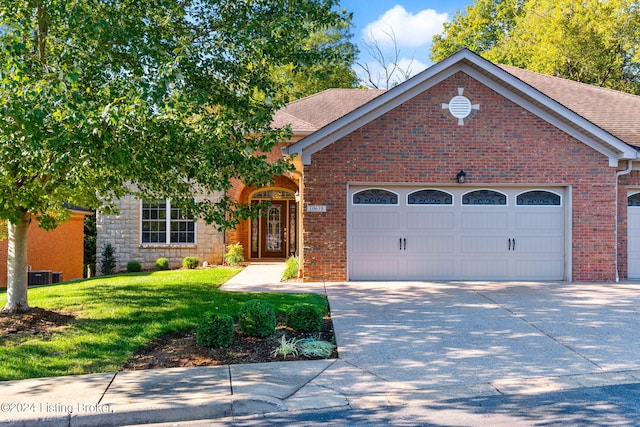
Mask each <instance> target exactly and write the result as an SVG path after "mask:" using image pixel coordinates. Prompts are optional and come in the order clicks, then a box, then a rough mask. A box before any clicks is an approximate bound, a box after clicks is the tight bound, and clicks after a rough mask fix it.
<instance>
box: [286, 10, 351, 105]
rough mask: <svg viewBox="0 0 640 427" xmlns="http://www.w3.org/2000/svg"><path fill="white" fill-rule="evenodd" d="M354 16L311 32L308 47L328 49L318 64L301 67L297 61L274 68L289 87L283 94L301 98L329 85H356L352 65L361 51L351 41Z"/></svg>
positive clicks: (348, 86)
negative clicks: (332, 25) (337, 24)
mask: <svg viewBox="0 0 640 427" xmlns="http://www.w3.org/2000/svg"><path fill="white" fill-rule="evenodd" d="M350 21H351V16H350V15H348V16H347V19H345V21H343V22H341V23H340V25H339V26H336V27H331V28H321V29H318V30H314V31H312V32H310V34H309V36H308V37H307V39H306V40H305V41H304V44H305V45H306V47H307V49H309V50H312V51H316V52H326V53H327V54H326V55H324V59H323V60H321V61H318V62H316V63H315V64H307V65H305V66H304V67H300V66H298V65H296V64H294V63H289V64H286V65H283V66H278V67H274V70H273V73H274V76H275V78H276V79H279V80H280V81H282V82H283V83H284V84H285V86H287V87H288V88H289V90H288V91H287V92H286V93H284V94H285V95H286V96H288V97H289V98H290V99H292V100H293V99H299V98H303V97H305V96H309V95H313V94H314V93H318V92H321V91H323V90H325V89H330V88H340V87H342V88H351V87H354V86H356V85H357V83H358V77H357V76H356V73H355V71H354V70H353V68H352V67H351V65H352V64H353V62H354V61H355V58H356V56H357V54H358V49H357V47H356V46H355V45H354V44H353V43H351V41H350V40H351V37H352V34H351V33H350V28H351V24H350Z"/></svg>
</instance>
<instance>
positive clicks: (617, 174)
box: [615, 160, 633, 283]
mask: <svg viewBox="0 0 640 427" xmlns="http://www.w3.org/2000/svg"><path fill="white" fill-rule="evenodd" d="M632 167H633V162H632V160H627V168H626V169H625V170H622V171H618V172H616V211H615V212H616V227H615V230H616V232H615V239H616V283H618V282H620V272H619V266H618V250H619V249H620V247H619V246H620V240H618V219H619V218H618V217H619V214H618V209H620V207H619V206H618V203H619V199H620V197H619V196H618V188H619V186H620V177H621V176H622V175H627V174H629V173H630V172H631V168H632Z"/></svg>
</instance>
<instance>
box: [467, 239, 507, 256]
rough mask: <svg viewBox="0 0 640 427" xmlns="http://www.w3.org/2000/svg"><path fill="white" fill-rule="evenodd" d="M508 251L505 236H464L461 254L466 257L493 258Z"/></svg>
mask: <svg viewBox="0 0 640 427" xmlns="http://www.w3.org/2000/svg"><path fill="white" fill-rule="evenodd" d="M507 249H508V239H507V237H506V236H504V237H503V236H464V237H463V238H462V246H461V252H462V253H463V254H466V255H467V256H471V255H473V256H481V257H494V256H496V255H499V254H502V253H505V252H506V251H507Z"/></svg>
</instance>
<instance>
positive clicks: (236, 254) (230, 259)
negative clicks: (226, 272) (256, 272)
mask: <svg viewBox="0 0 640 427" xmlns="http://www.w3.org/2000/svg"><path fill="white" fill-rule="evenodd" d="M243 251H244V249H243V247H242V245H241V244H240V243H234V244H232V245H227V253H226V254H224V260H225V261H226V263H227V264H229V265H233V266H236V265H239V264H240V263H241V262H242V261H244V255H243Z"/></svg>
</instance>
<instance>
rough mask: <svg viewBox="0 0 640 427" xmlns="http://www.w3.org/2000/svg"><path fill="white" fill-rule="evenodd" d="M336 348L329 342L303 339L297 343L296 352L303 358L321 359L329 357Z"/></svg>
mask: <svg viewBox="0 0 640 427" xmlns="http://www.w3.org/2000/svg"><path fill="white" fill-rule="evenodd" d="M335 349H336V346H335V345H333V344H331V343H330V342H329V341H321V340H315V339H313V338H309V339H305V340H302V341H299V342H298V350H299V351H300V354H301V355H302V356H305V357H323V358H327V357H329V356H331V354H332V353H333V350H335Z"/></svg>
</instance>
